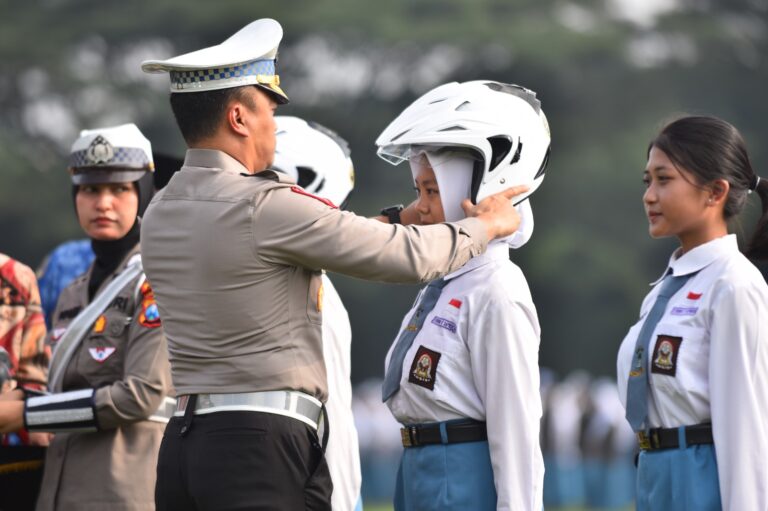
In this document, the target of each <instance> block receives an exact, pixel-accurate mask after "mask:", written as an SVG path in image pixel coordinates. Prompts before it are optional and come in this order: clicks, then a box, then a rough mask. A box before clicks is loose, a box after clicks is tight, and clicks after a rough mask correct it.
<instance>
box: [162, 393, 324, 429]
mask: <svg viewBox="0 0 768 511" xmlns="http://www.w3.org/2000/svg"><path fill="white" fill-rule="evenodd" d="M187 397H188V396H180V397H179V399H178V404H177V406H176V413H174V414H173V415H174V417H183V416H184V410H185V408H186V405H187ZM322 409H323V403H321V402H320V401H319V400H317V399H315V398H314V397H312V396H310V395H309V394H305V393H303V392H298V391H295V390H272V391H266V392H241V393H237V394H198V395H197V406H195V415H203V414H207V413H214V412H233V411H250V412H264V413H274V414H277V415H284V416H286V417H292V418H294V419H297V420H300V421H302V422H304V423H305V424H308V425H310V426H312V427H313V428H315V429H317V425H318V422H319V421H320V412H321V411H322Z"/></svg>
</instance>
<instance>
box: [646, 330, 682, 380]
mask: <svg viewBox="0 0 768 511" xmlns="http://www.w3.org/2000/svg"><path fill="white" fill-rule="evenodd" d="M682 342H683V338H682V337H672V336H669V335H660V336H658V337H657V338H656V346H655V347H654V348H653V357H652V358H651V372H652V373H656V374H666V375H667V376H675V373H676V372H677V354H678V353H679V352H680V344H682Z"/></svg>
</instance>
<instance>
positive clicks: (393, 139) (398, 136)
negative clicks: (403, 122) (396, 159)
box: [392, 128, 411, 142]
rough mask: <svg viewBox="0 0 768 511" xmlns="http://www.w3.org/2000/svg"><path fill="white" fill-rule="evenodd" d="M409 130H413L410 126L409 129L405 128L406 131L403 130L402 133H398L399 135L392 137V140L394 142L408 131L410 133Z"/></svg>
mask: <svg viewBox="0 0 768 511" xmlns="http://www.w3.org/2000/svg"><path fill="white" fill-rule="evenodd" d="M409 131H411V130H410V128H409V129H407V130H405V131H403V132H402V133H398V135H397V136H396V137H392V142H394V141H395V140H397V139H398V138H400V137H402V136H403V135H405V134H406V133H408V132H409Z"/></svg>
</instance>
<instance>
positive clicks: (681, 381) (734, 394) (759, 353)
mask: <svg viewBox="0 0 768 511" xmlns="http://www.w3.org/2000/svg"><path fill="white" fill-rule="evenodd" d="M668 269H671V271H672V274H673V275H676V276H679V275H688V274H691V273H695V275H693V276H692V277H691V278H690V280H689V281H688V282H687V283H686V285H685V286H683V288H682V289H681V290H680V291H678V292H677V293H676V294H675V295H673V296H672V298H671V299H670V301H669V304H668V305H667V309H666V311H665V313H664V316H663V317H662V318H661V320H660V321H659V323H658V325H657V326H656V329H655V330H654V332H653V334H652V336H651V340H650V342H649V347H648V350H647V355H648V377H649V382H650V392H649V410H648V426H649V427H651V428H654V427H664V428H673V427H678V426H689V425H694V424H700V423H704V422H712V429H713V433H714V439H715V451H716V454H717V465H718V477H719V480H720V493H721V496H722V503H723V509H724V510H733V511H736V510H746V509H749V510H759V511H766V510H768V463H766V460H768V285H766V283H765V280H764V279H763V277H762V275H761V274H760V272H759V271H758V270H757V268H755V266H754V265H753V264H752V263H750V262H749V260H747V258H746V257H744V256H743V255H742V254H741V253H740V252H739V249H738V246H737V243H736V236H735V235H728V236H724V237H722V238H718V239H715V240H712V241H710V242H708V243H705V244H703V245H700V246H698V247H696V248H694V249H692V250H690V251H688V252H687V253H686V254H684V255H682V256H680V257H678V256H677V255H676V253H675V254H673V255H672V257H671V258H670V261H669V265H668ZM696 272H698V273H696ZM666 273H667V271H665V272H664V275H666ZM660 281H661V279H659V281H657V282H656V283H654V284H658V283H659V282H660ZM658 292H659V286H658V285H655V286H654V288H653V289H652V290H651V292H650V293H649V294H648V296H646V297H645V300H644V301H643V304H642V307H641V309H640V319H639V320H638V322H637V323H636V324H635V325H634V326H632V327H631V328H630V330H629V332H628V333H627V335H626V337H625V338H624V341H623V342H622V344H621V347H620V348H619V355H618V362H617V371H618V372H617V374H618V379H617V382H618V388H619V398H620V399H621V402H622V405H624V406H625V407H626V399H627V380H628V376H629V371H630V365H631V363H632V356H633V353H634V351H635V344H636V340H637V335H638V334H639V332H640V329H641V327H642V325H643V322H644V321H645V316H646V314H648V312H649V311H650V309H651V307H653V304H654V302H655V301H656V296H657V294H658ZM665 343H666V346H665ZM664 347H666V350H665V349H662V348H664ZM669 348H671V350H672V351H671V352H669V351H668V349H669Z"/></svg>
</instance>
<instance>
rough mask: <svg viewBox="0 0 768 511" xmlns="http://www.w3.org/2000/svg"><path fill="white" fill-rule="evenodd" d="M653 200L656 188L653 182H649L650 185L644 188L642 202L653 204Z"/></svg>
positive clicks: (654, 200) (654, 199)
mask: <svg viewBox="0 0 768 511" xmlns="http://www.w3.org/2000/svg"><path fill="white" fill-rule="evenodd" d="M654 202H656V189H655V187H654V186H653V183H651V184H650V186H648V188H646V189H645V193H644V194H643V203H644V204H653V203H654Z"/></svg>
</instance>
